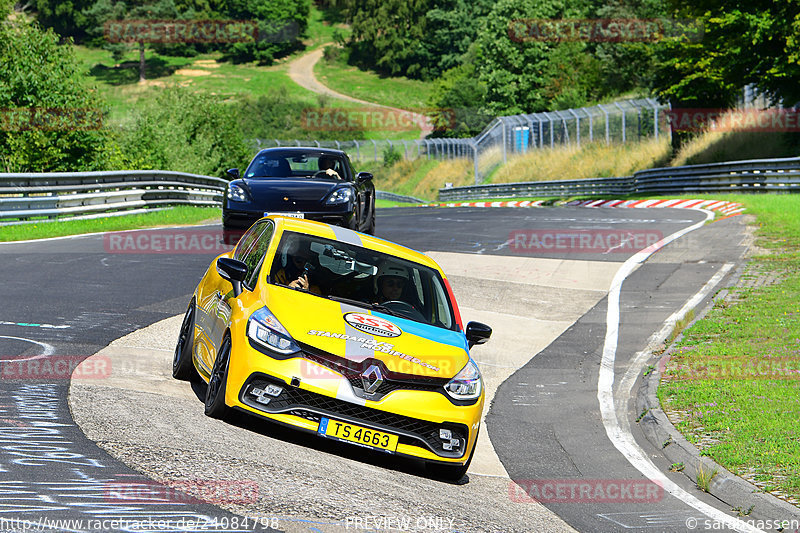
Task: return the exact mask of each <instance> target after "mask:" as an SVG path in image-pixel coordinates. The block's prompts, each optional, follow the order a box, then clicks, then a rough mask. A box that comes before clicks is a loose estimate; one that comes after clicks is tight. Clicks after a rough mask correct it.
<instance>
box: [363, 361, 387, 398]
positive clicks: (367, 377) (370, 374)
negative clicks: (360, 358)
mask: <svg viewBox="0 0 800 533" xmlns="http://www.w3.org/2000/svg"><path fill="white" fill-rule="evenodd" d="M361 383H362V384H363V385H364V392H366V393H367V394H372V393H374V392H375V391H376V390H378V387H380V386H381V383H383V374H381V369H380V368H378V365H372V366H370V367H369V368H368V369H366V370H365V371H364V372H362V373H361Z"/></svg>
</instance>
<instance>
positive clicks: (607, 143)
mask: <svg viewBox="0 0 800 533" xmlns="http://www.w3.org/2000/svg"><path fill="white" fill-rule="evenodd" d="M597 107H599V108H600V111H602V112H603V114H604V115H605V116H606V146H608V145H609V144H611V140H610V139H609V134H608V111H606V108H605V107H603V106H602V105H601V104H597Z"/></svg>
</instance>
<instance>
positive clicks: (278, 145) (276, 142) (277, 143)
mask: <svg viewBox="0 0 800 533" xmlns="http://www.w3.org/2000/svg"><path fill="white" fill-rule="evenodd" d="M275 146H277V147H278V148H280V146H281V142H280V141H279V140H278V139H275Z"/></svg>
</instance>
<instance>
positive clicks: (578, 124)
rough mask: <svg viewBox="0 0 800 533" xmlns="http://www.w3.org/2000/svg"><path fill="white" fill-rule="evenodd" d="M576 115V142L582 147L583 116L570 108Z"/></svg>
mask: <svg viewBox="0 0 800 533" xmlns="http://www.w3.org/2000/svg"><path fill="white" fill-rule="evenodd" d="M567 111H569V112H570V113H572V115H573V116H574V117H575V142H576V143H578V148H580V147H581V117H579V116H578V114H577V113H576V112H575V111H574V110H573V109H568V110H567Z"/></svg>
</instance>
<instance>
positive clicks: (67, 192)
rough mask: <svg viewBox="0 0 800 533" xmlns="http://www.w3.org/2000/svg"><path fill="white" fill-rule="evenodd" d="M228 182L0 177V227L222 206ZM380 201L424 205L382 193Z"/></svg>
mask: <svg viewBox="0 0 800 533" xmlns="http://www.w3.org/2000/svg"><path fill="white" fill-rule="evenodd" d="M227 184H228V181H227V180H225V179H221V178H215V177H212V176H201V175H198V174H187V173H184V172H170V171H162V170H127V171H113V172H53V173H46V174H0V226H1V225H10V224H20V223H25V222H26V220H27V219H30V218H36V219H39V218H41V217H47V218H62V217H74V218H95V217H97V216H105V215H108V216H110V215H111V214H119V213H125V212H128V211H129V212H131V213H140V212H143V211H147V210H148V209H154V208H158V207H162V206H167V205H197V206H221V205H222V195H223V194H224V191H225V187H226V185H227ZM376 196H377V198H380V199H384V200H390V201H395V202H408V203H423V202H424V200H421V199H419V198H415V197H413V196H403V195H400V194H394V193H390V192H386V191H376Z"/></svg>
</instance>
